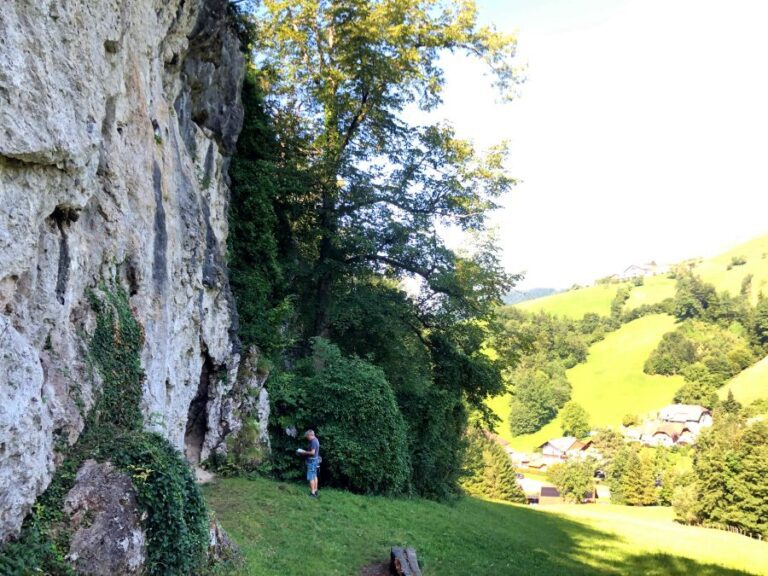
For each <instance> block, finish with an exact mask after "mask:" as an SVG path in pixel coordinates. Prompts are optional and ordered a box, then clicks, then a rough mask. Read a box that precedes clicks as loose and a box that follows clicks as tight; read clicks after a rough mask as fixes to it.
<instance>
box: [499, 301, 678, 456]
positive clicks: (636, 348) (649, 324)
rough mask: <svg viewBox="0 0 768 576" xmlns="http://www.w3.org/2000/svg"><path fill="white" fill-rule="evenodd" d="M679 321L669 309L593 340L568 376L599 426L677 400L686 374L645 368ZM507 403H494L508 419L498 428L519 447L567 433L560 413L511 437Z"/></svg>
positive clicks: (514, 446)
mask: <svg viewBox="0 0 768 576" xmlns="http://www.w3.org/2000/svg"><path fill="white" fill-rule="evenodd" d="M674 323H675V321H674V319H673V318H672V317H671V316H666V315H663V314H655V315H652V316H645V317H643V318H640V319H638V320H635V321H634V322H630V323H629V324H626V325H624V326H622V327H621V328H620V329H619V330H617V331H615V332H612V333H610V334H608V336H607V337H606V338H605V339H604V340H603V341H601V342H598V343H596V344H595V345H593V346H592V347H591V348H590V350H589V358H588V360H587V362H586V363H584V364H580V365H578V366H576V367H575V368H572V369H571V370H569V371H568V380H569V381H570V382H571V384H572V385H573V395H572V398H573V400H575V401H576V402H578V403H579V404H581V405H582V406H584V408H585V409H586V410H587V412H588V413H589V415H590V418H591V424H592V425H593V426H606V425H614V426H616V425H618V424H619V423H620V422H621V418H622V416H624V414H627V413H634V414H644V413H647V412H651V411H654V410H656V409H658V408H660V407H661V406H663V405H664V404H666V403H668V402H670V401H671V400H672V394H673V393H674V391H675V390H677V389H678V388H679V387H680V386H681V385H682V383H683V380H682V378H680V377H665V376H649V375H647V374H645V373H643V364H644V363H645V360H646V359H647V358H648V355H649V354H650V353H651V351H652V350H653V349H654V348H655V347H656V345H657V344H658V343H659V340H660V339H661V337H662V336H663V335H664V334H665V333H667V332H669V331H670V330H672V329H673V328H674ZM617 359H619V360H620V361H618V362H617ZM507 405H508V399H505V398H501V399H499V398H497V399H494V400H493V401H492V403H491V407H492V408H493V409H494V410H495V411H496V413H497V414H498V416H499V417H500V418H501V419H502V423H501V424H500V425H499V430H498V432H499V434H500V435H501V436H502V437H504V438H506V439H507V440H508V441H509V442H510V443H511V444H512V447H513V448H515V449H517V450H526V451H527V450H531V449H532V448H534V447H536V446H538V445H540V444H542V443H543V442H546V441H547V440H548V439H550V438H553V437H556V436H560V435H561V429H560V422H559V419H557V418H556V419H555V420H554V421H552V422H550V423H549V424H547V425H546V426H545V427H544V428H542V429H541V430H539V431H538V432H536V433H534V434H529V435H526V436H517V437H511V435H510V433H509V431H508V424H507V416H508V409H507Z"/></svg>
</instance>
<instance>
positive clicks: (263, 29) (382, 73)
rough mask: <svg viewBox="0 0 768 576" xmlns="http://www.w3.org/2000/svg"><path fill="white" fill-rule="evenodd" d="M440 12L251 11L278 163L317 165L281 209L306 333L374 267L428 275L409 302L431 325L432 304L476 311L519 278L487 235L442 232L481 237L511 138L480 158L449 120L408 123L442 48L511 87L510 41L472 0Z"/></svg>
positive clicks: (430, 89) (435, 309)
mask: <svg viewBox="0 0 768 576" xmlns="http://www.w3.org/2000/svg"><path fill="white" fill-rule="evenodd" d="M433 8H435V7H434V3H433V2H432V1H431V0H418V1H411V0H408V1H405V0H376V1H373V2H345V3H343V4H336V3H327V2H315V1H310V0H301V1H299V2H294V3H292V4H291V5H290V6H289V5H288V4H286V3H285V2H282V1H278V0H264V1H263V2H262V3H261V8H260V9H259V10H258V11H257V12H256V13H255V23H256V26H257V34H256V40H255V45H254V49H255V51H256V52H257V53H258V55H259V64H260V65H261V67H262V70H263V75H262V78H263V80H264V86H265V97H266V103H267V107H268V108H269V109H270V110H271V112H272V115H273V117H274V118H275V119H276V123H275V126H276V129H277V133H278V136H279V140H280V143H281V145H282V148H281V155H282V156H281V162H283V161H285V162H287V163H293V165H295V166H299V167H301V169H302V170H304V171H305V173H306V174H308V175H311V182H310V185H308V186H306V187H304V188H303V189H302V190H301V191H297V193H296V194H295V195H293V196H292V197H291V198H290V200H291V206H290V211H289V212H288V213H287V215H288V220H289V222H290V225H291V226H290V229H291V231H292V234H291V239H292V240H293V242H294V244H295V245H296V247H297V250H296V256H297V268H296V271H297V277H296V280H297V285H296V287H297V289H298V291H299V292H300V294H299V298H298V302H299V304H300V306H301V310H300V313H301V316H302V319H303V320H304V322H303V329H304V332H305V336H310V337H311V336H328V331H329V326H330V322H331V316H332V310H333V308H334V306H335V304H336V296H337V295H338V294H339V293H340V292H341V291H343V287H344V285H346V284H347V283H348V282H350V281H352V280H353V279H358V278H360V277H363V278H365V277H367V276H368V275H370V274H374V275H380V276H386V277H389V278H397V279H402V278H405V277H411V276H417V277H420V278H421V279H422V280H423V284H422V288H423V297H422V298H419V299H417V300H415V302H416V303H417V304H418V305H419V306H418V307H419V310H420V312H421V314H420V318H421V319H422V320H431V322H429V324H434V317H435V315H436V314H439V315H445V316H449V317H451V318H452V319H453V321H457V320H466V319H470V318H472V317H474V316H476V315H478V313H480V315H482V312H483V310H487V309H488V307H489V306H493V305H496V304H498V303H500V302H501V298H502V297H503V296H504V294H506V293H508V291H509V288H510V287H511V281H512V280H513V278H512V277H510V276H509V275H507V274H506V273H505V272H504V269H503V267H502V266H501V265H500V264H499V263H498V258H497V251H496V250H495V246H493V245H492V244H493V243H492V242H490V243H489V241H487V240H486V239H485V238H484V239H482V240H481V241H480V242H478V245H477V246H476V249H475V251H474V253H473V254H468V253H467V254H459V253H456V252H453V251H451V250H449V249H448V248H447V247H446V246H445V244H444V241H443V239H442V237H441V236H440V234H439V232H438V225H439V224H440V223H442V224H456V225H457V226H459V227H461V228H462V229H463V230H466V231H470V232H475V233H478V234H479V235H483V233H484V232H485V231H486V224H485V220H486V216H487V213H488V211H489V210H491V209H492V208H493V207H494V206H495V201H496V199H497V198H498V197H499V196H500V195H501V194H502V193H504V192H505V191H506V190H508V189H509V188H510V187H511V186H512V184H513V181H512V179H511V178H509V176H507V174H506V170H505V168H504V158H505V155H506V152H505V150H504V147H501V146H500V147H496V148H493V149H492V150H490V151H489V152H488V153H487V154H478V153H477V152H476V151H475V150H474V148H473V146H472V145H471V144H470V143H469V142H466V141H462V140H460V139H458V138H457V137H456V136H455V134H454V132H453V130H452V129H451V128H450V127H448V126H445V125H432V126H414V125H410V124H408V123H407V122H405V121H404V119H403V113H404V112H405V110H406V109H407V108H408V107H409V106H412V105H417V106H420V107H421V108H423V109H425V110H427V109H431V108H432V107H433V106H434V105H436V104H437V103H438V102H439V100H440V92H441V89H442V82H443V70H442V68H441V67H440V66H439V65H438V58H439V54H440V53H441V51H442V49H448V50H461V51H464V52H467V53H469V54H470V55H472V56H475V57H479V58H480V59H482V60H485V61H486V62H487V63H488V64H489V65H490V66H491V70H492V72H493V74H494V76H495V78H496V79H497V82H498V84H499V87H500V88H501V89H502V90H503V91H504V92H506V91H508V89H510V88H511V86H512V85H513V84H514V83H515V82H516V77H515V74H514V70H513V68H512V66H511V58H512V56H513V54H514V39H513V38H511V37H507V36H505V35H503V34H499V33H497V32H495V31H494V30H492V29H491V28H489V27H481V26H479V25H478V23H477V13H476V11H475V9H474V6H473V5H472V4H471V3H459V4H451V5H447V6H443V7H441V8H440V9H438V10H435V9H433ZM443 8H445V10H443ZM283 158H284V159H285V160H283ZM438 166H439V169H436V168H437V167H438ZM486 238H487V237H486ZM340 287H341V290H339V288H340Z"/></svg>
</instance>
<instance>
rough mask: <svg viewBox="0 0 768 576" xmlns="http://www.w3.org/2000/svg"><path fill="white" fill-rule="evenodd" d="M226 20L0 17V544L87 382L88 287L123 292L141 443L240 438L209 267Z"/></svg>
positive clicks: (47, 467)
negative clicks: (130, 319)
mask: <svg viewBox="0 0 768 576" xmlns="http://www.w3.org/2000/svg"><path fill="white" fill-rule="evenodd" d="M226 15H227V2H226V0H99V1H98V2H94V1H93V0H14V1H13V2H10V3H4V4H3V6H2V9H1V10H0V398H2V401H0V541H3V540H4V539H7V538H8V537H10V536H12V535H14V534H15V533H17V532H18V530H19V528H20V526H21V522H22V520H23V517H24V515H25V514H26V513H27V512H28V511H29V509H30V507H31V505H32V504H33V502H34V500H35V498H36V496H37V495H38V494H40V493H41V492H42V491H43V490H44V489H45V488H46V486H47V485H48V483H49V482H50V480H51V476H52V474H53V471H54V469H55V467H56V465H57V464H58V463H59V461H60V459H61V457H62V456H61V454H62V450H63V449H65V448H66V446H67V445H71V444H73V443H74V442H75V441H76V439H77V438H78V435H79V434H80V432H81V431H82V427H83V422H84V415H85V414H87V411H88V409H89V408H90V406H91V405H92V403H93V398H94V392H95V391H96V390H97V389H98V387H99V385H100V383H99V381H98V376H97V375H96V374H95V373H94V372H95V371H94V370H93V369H92V368H91V366H90V365H89V362H88V357H87V342H88V335H89V334H90V333H91V332H92V330H93V325H94V320H95V319H94V313H93V311H92V310H91V307H90V305H89V303H88V297H87V294H88V290H89V288H92V287H94V286H99V285H120V286H122V287H124V289H125V290H126V291H127V292H128V294H129V295H130V302H131V305H132V307H133V309H134V312H135V314H136V317H137V318H138V320H139V321H140V323H141V325H142V326H143V329H144V332H145V345H144V350H143V357H142V361H143V366H144V369H145V372H146V380H145V384H144V392H143V401H142V410H143V412H144V416H145V422H146V423H147V426H148V427H149V428H151V429H153V430H156V431H158V432H160V433H162V434H163V435H165V436H166V437H167V438H168V439H169V440H170V441H171V442H172V443H173V444H174V445H175V446H177V447H179V448H180V449H181V448H184V447H185V443H186V450H187V455H188V458H190V459H191V460H197V459H199V458H205V457H206V456H207V455H208V454H209V453H210V452H211V451H213V450H217V449H220V447H221V446H222V440H223V437H224V436H225V435H226V434H227V433H228V432H230V431H231V429H232V428H236V427H237V425H238V424H237V422H236V421H234V419H233V418H232V416H231V414H232V413H233V410H232V406H231V405H229V404H228V403H229V400H227V395H228V393H229V389H230V387H231V386H232V383H233V382H234V381H235V377H236V374H237V369H238V361H239V350H238V348H237V342H236V337H235V336H234V330H235V328H236V312H235V310H234V304H233V300H232V295H231V293H230V290H229V287H228V282H227V276H226V269H225V264H224V258H225V251H226V236H227V217H226V216H227V200H228V189H227V177H226V171H227V163H228V161H227V158H228V156H229V155H231V153H232V152H233V148H234V143H235V141H236V139H237V136H238V133H239V130H240V127H241V124H242V109H241V106H240V102H239V94H240V86H241V82H242V75H243V69H244V60H243V56H242V54H241V53H240V52H239V50H238V42H237V39H236V37H235V36H234V35H233V34H232V33H231V32H230V28H229V27H228V25H227V23H226Z"/></svg>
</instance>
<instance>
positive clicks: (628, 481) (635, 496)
mask: <svg viewBox="0 0 768 576" xmlns="http://www.w3.org/2000/svg"><path fill="white" fill-rule="evenodd" d="M655 484H656V478H655V474H654V465H653V461H652V460H651V458H650V457H649V456H648V455H647V454H646V453H642V452H639V451H638V450H630V451H629V454H628V457H627V460H626V462H625V463H624V470H623V474H622V476H621V494H622V498H623V501H624V503H625V504H628V505H630V506H650V505H652V504H656V499H657V496H656V486H655Z"/></svg>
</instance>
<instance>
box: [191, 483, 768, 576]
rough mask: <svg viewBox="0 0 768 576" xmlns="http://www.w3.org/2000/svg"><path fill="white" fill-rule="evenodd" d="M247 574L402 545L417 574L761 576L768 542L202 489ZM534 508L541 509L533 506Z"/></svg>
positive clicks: (583, 516)
mask: <svg viewBox="0 0 768 576" xmlns="http://www.w3.org/2000/svg"><path fill="white" fill-rule="evenodd" d="M205 492H206V496H207V498H208V501H209V504H210V506H211V508H212V509H214V510H215V511H216V514H217V517H218V518H219V520H220V521H221V523H222V524H223V526H224V527H225V528H226V530H227V531H228V533H229V534H230V535H231V536H232V538H234V540H235V541H236V543H237V544H238V545H239V546H240V549H241V551H242V553H243V555H244V561H245V566H244V567H243V569H242V571H241V574H248V575H249V576H306V575H307V574H322V575H324V576H334V575H338V576H352V575H357V574H359V573H360V569H361V568H362V567H363V566H365V565H368V564H370V563H373V562H380V561H382V560H385V559H386V558H387V556H388V551H389V547H390V546H392V545H393V544H407V545H411V546H414V547H415V548H416V549H417V551H418V554H419V558H420V560H421V562H422V567H423V570H424V575H425V576H437V575H440V576H465V575H467V574H473V575H476V576H506V575H509V576H511V575H518V574H546V575H548V576H557V575H563V576H565V575H568V576H578V575H581V574H583V575H587V574H589V575H601V574H617V573H618V574H643V575H659V576H661V575H664V576H673V575H679V576H683V575H689V574H697V575H700V576H701V575H703V576H707V575H709V576H720V575H729V576H737V575H746V574H768V546H766V545H765V544H764V543H763V542H759V541H757V540H751V539H748V538H745V537H742V536H737V535H735V534H731V533H728V532H721V531H715V530H707V529H703V528H693V527H687V526H681V525H679V524H676V523H674V522H673V521H672V511H671V510H670V509H668V508H667V509H660V508H644V509H632V508H627V507H621V506H610V505H600V506H576V505H560V506H553V507H551V508H546V507H543V506H542V507H539V508H538V509H534V508H528V507H524V506H516V505H508V504H502V503H497V502H489V501H484V500H479V499H476V498H464V499H461V500H460V501H458V502H456V503H455V504H452V505H446V504H438V503H435V502H430V501H426V500H391V499H387V498H381V497H372V496H357V495H354V494H349V493H346V492H339V491H335V490H325V491H321V497H320V499H319V500H311V499H309V498H307V496H306V494H305V492H304V490H303V488H301V487H299V486H296V485H291V484H283V483H276V482H271V481H267V480H263V479H256V480H252V481H249V480H243V479H231V480H220V481H218V482H217V483H216V484H214V485H211V486H208V487H206V490H205ZM544 510H546V511H544Z"/></svg>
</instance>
